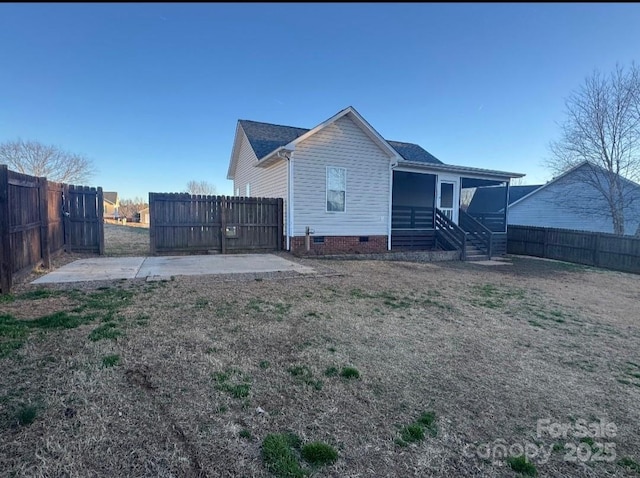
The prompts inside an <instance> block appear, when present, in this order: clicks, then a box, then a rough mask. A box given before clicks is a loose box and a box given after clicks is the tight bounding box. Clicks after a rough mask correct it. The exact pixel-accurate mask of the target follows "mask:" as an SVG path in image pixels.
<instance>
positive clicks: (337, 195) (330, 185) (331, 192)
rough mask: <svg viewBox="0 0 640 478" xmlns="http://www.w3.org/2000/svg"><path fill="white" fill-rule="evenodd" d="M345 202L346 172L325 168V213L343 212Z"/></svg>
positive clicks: (339, 169)
mask: <svg viewBox="0 0 640 478" xmlns="http://www.w3.org/2000/svg"><path fill="white" fill-rule="evenodd" d="M346 200H347V170H346V169H345V168H334V167H331V166H329V167H327V211H328V212H344V211H345V210H346Z"/></svg>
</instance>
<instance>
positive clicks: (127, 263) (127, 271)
mask: <svg viewBox="0 0 640 478" xmlns="http://www.w3.org/2000/svg"><path fill="white" fill-rule="evenodd" d="M144 259H145V258H144V257H96V258H91V259H80V260H77V261H74V262H72V263H71V264H67V265H66V266H62V267H61V268H60V269H57V270H55V271H53V272H49V273H48V274H46V275H44V276H42V277H39V278H38V279H36V280H34V281H33V282H32V284H51V283H56V282H85V281H91V280H113V279H133V278H135V277H136V274H137V273H138V271H139V270H140V266H141V265H142V263H143V262H144Z"/></svg>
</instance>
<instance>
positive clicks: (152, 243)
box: [149, 193, 156, 256]
mask: <svg viewBox="0 0 640 478" xmlns="http://www.w3.org/2000/svg"><path fill="white" fill-rule="evenodd" d="M155 197H156V195H155V193H149V254H151V255H152V256H155V255H156V218H155V215H154V213H153V211H154V210H155V206H154V200H155Z"/></svg>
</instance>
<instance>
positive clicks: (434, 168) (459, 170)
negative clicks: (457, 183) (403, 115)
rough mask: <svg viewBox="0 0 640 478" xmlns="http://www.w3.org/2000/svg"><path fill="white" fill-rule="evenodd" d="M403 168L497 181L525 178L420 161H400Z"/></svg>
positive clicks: (505, 173)
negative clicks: (480, 177)
mask: <svg viewBox="0 0 640 478" xmlns="http://www.w3.org/2000/svg"><path fill="white" fill-rule="evenodd" d="M403 166H409V167H412V168H417V169H424V170H428V171H434V172H437V171H443V172H451V173H457V174H474V175H477V176H485V177H486V176H489V177H492V178H496V179H501V180H503V181H506V180H508V179H510V178H521V177H523V176H525V175H524V174H523V173H511V172H507V171H496V170H493V169H483V168H472V167H468V166H455V165H452V164H432V163H423V162H420V161H406V160H403V161H399V162H398V164H397V167H398V168H401V167H403Z"/></svg>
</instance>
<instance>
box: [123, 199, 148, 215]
mask: <svg viewBox="0 0 640 478" xmlns="http://www.w3.org/2000/svg"><path fill="white" fill-rule="evenodd" d="M146 207H149V204H147V203H146V202H145V200H144V199H142V198H141V197H135V198H133V199H121V200H120V208H119V209H118V212H119V213H120V216H122V217H126V218H129V219H133V218H134V217H135V215H136V214H138V213H139V212H140V211H142V210H143V209H144V208H146Z"/></svg>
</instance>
